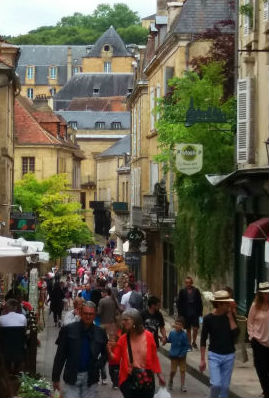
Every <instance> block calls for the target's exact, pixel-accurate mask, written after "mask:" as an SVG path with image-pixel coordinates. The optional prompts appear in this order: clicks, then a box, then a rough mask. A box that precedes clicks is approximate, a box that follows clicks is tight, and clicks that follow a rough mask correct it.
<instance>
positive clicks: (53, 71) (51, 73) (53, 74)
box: [49, 66, 57, 79]
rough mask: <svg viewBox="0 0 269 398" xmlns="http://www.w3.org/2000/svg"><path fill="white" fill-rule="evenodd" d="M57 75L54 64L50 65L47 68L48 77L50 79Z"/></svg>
mask: <svg viewBox="0 0 269 398" xmlns="http://www.w3.org/2000/svg"><path fill="white" fill-rule="evenodd" d="M56 77H57V67H56V66H50V68H49V78H50V79H56Z"/></svg>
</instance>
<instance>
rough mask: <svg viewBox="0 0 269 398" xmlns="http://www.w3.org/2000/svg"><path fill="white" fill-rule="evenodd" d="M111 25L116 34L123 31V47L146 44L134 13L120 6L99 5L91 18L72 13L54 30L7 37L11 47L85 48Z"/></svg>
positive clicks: (144, 36)
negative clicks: (129, 44) (21, 45)
mask: <svg viewBox="0 0 269 398" xmlns="http://www.w3.org/2000/svg"><path fill="white" fill-rule="evenodd" d="M111 25H113V26H114V28H115V29H116V30H118V29H123V32H122V33H123V40H124V41H125V42H126V43H128V42H129V43H130V42H132V43H136V44H144V43H146V38H147V35H146V33H145V29H143V28H142V27H141V26H140V20H139V17H138V16H137V13H136V12H133V11H132V10H130V8H129V7H128V6H126V4H122V3H117V4H114V5H113V7H111V6H110V5H108V4H99V5H98V7H97V8H96V9H95V11H94V12H93V13H92V14H89V15H83V14H81V13H79V12H76V13H74V14H73V15H72V16H67V17H63V18H61V20H60V21H59V22H58V23H57V24H56V26H41V27H39V28H37V29H34V30H31V31H30V32H29V33H28V34H25V35H19V36H17V37H9V41H10V42H11V43H14V44H47V45H50V44H59V45H60V44H81V45H82V44H89V43H94V42H95V41H96V40H97V39H98V37H100V36H101V35H102V34H103V33H104V32H105V31H106V30H107V29H108V28H109V27H110V26H111ZM124 29H125V30H126V31H124ZM131 30H133V32H131ZM129 40H130V41H129Z"/></svg>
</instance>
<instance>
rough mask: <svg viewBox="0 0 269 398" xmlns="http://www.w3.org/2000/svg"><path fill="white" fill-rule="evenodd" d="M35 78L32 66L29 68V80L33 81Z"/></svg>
mask: <svg viewBox="0 0 269 398" xmlns="http://www.w3.org/2000/svg"><path fill="white" fill-rule="evenodd" d="M33 77H34V68H33V67H32V66H28V67H27V79H33Z"/></svg>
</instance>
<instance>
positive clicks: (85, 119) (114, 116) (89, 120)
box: [55, 111, 130, 131]
mask: <svg viewBox="0 0 269 398" xmlns="http://www.w3.org/2000/svg"><path fill="white" fill-rule="evenodd" d="M55 113H56V114H57V115H60V116H62V117H63V118H64V120H65V121H66V122H67V123H69V122H77V129H78V130H96V126H95V123H96V122H104V123H105V128H104V129H103V128H102V130H113V129H112V128H111V123H113V122H119V123H121V130H129V129H130V112H94V111H59V112H55ZM115 131H117V130H115Z"/></svg>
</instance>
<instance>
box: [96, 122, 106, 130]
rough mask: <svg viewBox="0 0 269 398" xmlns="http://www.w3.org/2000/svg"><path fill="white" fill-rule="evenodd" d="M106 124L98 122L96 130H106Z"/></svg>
mask: <svg viewBox="0 0 269 398" xmlns="http://www.w3.org/2000/svg"><path fill="white" fill-rule="evenodd" d="M105 125H106V124H105V122H96V123H95V128H96V129H98V130H101V129H104V128H105Z"/></svg>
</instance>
